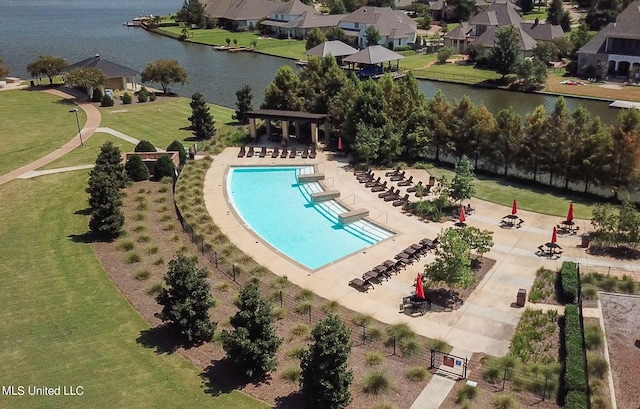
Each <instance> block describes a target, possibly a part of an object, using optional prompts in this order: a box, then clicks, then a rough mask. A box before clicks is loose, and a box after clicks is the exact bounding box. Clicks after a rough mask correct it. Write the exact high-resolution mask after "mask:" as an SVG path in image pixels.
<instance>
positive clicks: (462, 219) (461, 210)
mask: <svg viewBox="0 0 640 409" xmlns="http://www.w3.org/2000/svg"><path fill="white" fill-rule="evenodd" d="M466 221H467V216H466V215H465V214H464V206H460V223H464V222H466Z"/></svg>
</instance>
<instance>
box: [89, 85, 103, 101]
mask: <svg viewBox="0 0 640 409" xmlns="http://www.w3.org/2000/svg"><path fill="white" fill-rule="evenodd" d="M102 97H103V95H102V90H101V89H100V88H95V89H94V90H93V95H91V101H93V102H102Z"/></svg>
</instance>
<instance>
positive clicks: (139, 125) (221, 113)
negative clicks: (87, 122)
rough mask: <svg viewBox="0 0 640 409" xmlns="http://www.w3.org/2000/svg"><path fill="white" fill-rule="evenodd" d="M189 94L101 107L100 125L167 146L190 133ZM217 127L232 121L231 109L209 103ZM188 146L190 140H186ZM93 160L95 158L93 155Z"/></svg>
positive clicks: (219, 127) (187, 136)
mask: <svg viewBox="0 0 640 409" xmlns="http://www.w3.org/2000/svg"><path fill="white" fill-rule="evenodd" d="M190 101H191V100H190V99H189V98H167V99H164V100H162V99H161V100H158V101H155V102H153V103H145V104H131V105H116V106H114V107H111V108H101V111H100V112H101V113H102V122H101V124H100V125H101V126H106V127H109V128H113V129H116V130H118V131H120V132H123V133H125V134H127V135H129V136H133V137H134V138H137V139H141V140H142V139H145V140H148V141H151V142H152V143H153V144H154V145H156V146H158V147H160V148H163V149H164V148H166V147H167V146H169V144H170V143H171V142H173V141H174V140H178V141H181V142H184V141H185V139H187V138H191V137H192V136H193V135H192V133H191V131H190V130H189V129H188V127H189V126H190V123H189V120H188V118H189V116H191V107H190V106H189V102H190ZM209 107H210V108H211V114H212V115H213V119H214V120H215V121H216V123H215V125H216V129H221V128H223V127H225V126H226V124H229V123H231V122H232V120H231V115H233V110H232V109H229V108H224V107H221V106H217V105H209ZM186 145H187V146H189V145H190V143H187V144H186ZM94 160H95V159H94Z"/></svg>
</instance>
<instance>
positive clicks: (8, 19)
mask: <svg viewBox="0 0 640 409" xmlns="http://www.w3.org/2000/svg"><path fill="white" fill-rule="evenodd" d="M181 5H182V0H110V1H104V0H0V10H1V11H0V58H2V59H3V60H4V62H5V64H6V65H8V66H9V67H10V68H11V74H10V75H14V76H19V77H22V78H29V75H28V73H27V70H26V66H27V64H28V63H29V62H31V61H33V60H35V59H36V58H37V57H38V55H41V54H50V55H57V56H61V57H64V58H66V59H67V60H68V61H69V62H76V61H80V60H82V59H85V58H88V57H90V56H93V55H95V54H100V55H101V56H102V57H103V58H105V59H107V60H110V61H113V62H115V63H118V64H122V65H125V66H127V67H130V68H133V69H135V70H138V71H142V70H143V69H144V67H145V65H146V64H147V63H148V62H150V61H153V60H157V59H161V58H172V59H176V60H178V62H179V63H180V64H181V65H182V66H183V67H185V69H186V70H187V72H188V74H189V83H188V84H185V85H183V86H173V87H172V91H175V92H178V93H179V94H181V95H184V96H190V95H191V94H193V93H194V92H201V93H202V94H203V95H204V96H205V97H206V98H207V100H208V101H210V102H212V103H215V104H219V105H224V106H228V107H234V103H235V101H236V97H235V92H236V90H238V89H239V88H240V87H241V86H242V85H244V84H249V85H250V86H251V87H252V89H253V95H254V106H256V107H257V106H258V105H259V103H260V102H261V101H262V97H263V92H264V88H265V87H266V86H267V84H268V83H269V82H270V81H271V80H272V79H273V76H274V74H275V72H276V71H277V70H278V68H280V67H281V66H282V65H285V64H287V65H290V66H294V64H293V62H292V61H290V60H286V59H282V58H277V57H270V56H265V55H259V54H254V53H224V52H216V51H213V50H212V49H211V47H207V46H202V45H197V44H189V43H184V42H180V41H176V40H173V39H170V38H167V37H163V36H160V35H157V34H153V33H149V32H146V31H145V30H143V29H141V28H134V27H126V26H123V25H122V23H123V22H125V21H130V20H131V19H133V18H134V17H137V16H139V15H148V14H155V15H166V14H172V13H175V12H176V11H177V10H178V9H179V8H180V7H181ZM420 89H421V90H422V92H424V93H425V95H426V96H427V97H431V96H433V95H434V94H435V92H436V91H437V90H438V89H442V90H443V91H444V93H445V94H446V95H447V97H449V98H452V99H460V98H461V97H462V96H463V95H465V94H467V95H469V97H470V98H471V100H472V101H473V102H475V103H480V102H483V103H484V104H485V105H486V106H487V108H489V110H490V111H492V112H497V111H499V110H500V109H502V108H505V107H507V106H512V107H513V108H514V109H515V110H516V111H517V112H518V113H519V114H520V115H525V114H527V113H529V112H531V111H533V109H534V108H535V107H536V106H538V105H540V104H542V105H544V106H545V107H546V108H547V109H551V108H552V107H553V104H554V102H555V97H552V96H546V95H537V94H521V93H513V92H507V91H500V90H486V89H480V88H473V87H469V86H465V85H457V84H447V83H439V82H431V81H420ZM567 105H568V107H569V108H570V109H574V108H576V107H577V106H578V105H583V106H585V107H586V108H587V109H588V110H589V111H590V112H591V113H592V114H593V115H599V116H600V117H601V118H602V119H603V121H605V122H608V123H610V122H612V121H613V120H614V119H615V116H616V115H617V110H614V109H611V108H609V107H608V104H607V103H606V102H599V101H586V100H579V99H571V98H570V99H567Z"/></svg>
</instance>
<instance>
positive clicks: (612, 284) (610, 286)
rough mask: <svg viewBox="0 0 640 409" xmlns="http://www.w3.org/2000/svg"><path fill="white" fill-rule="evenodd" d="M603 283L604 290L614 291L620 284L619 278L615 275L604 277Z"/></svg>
mask: <svg viewBox="0 0 640 409" xmlns="http://www.w3.org/2000/svg"><path fill="white" fill-rule="evenodd" d="M601 285H602V289H603V290H605V291H609V292H612V291H615V290H616V287H617V285H618V280H616V279H615V278H613V277H607V278H605V279H604V281H603V282H602V284H601Z"/></svg>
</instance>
